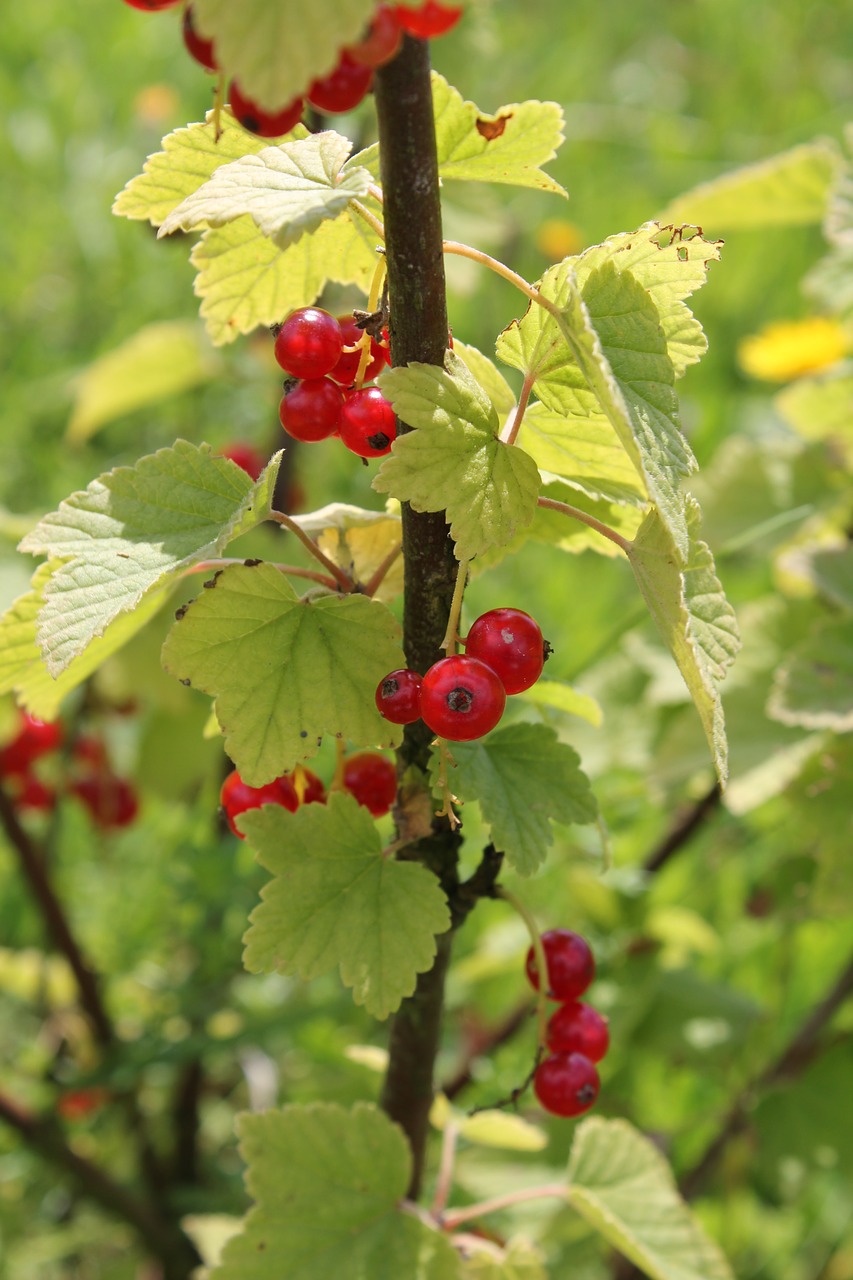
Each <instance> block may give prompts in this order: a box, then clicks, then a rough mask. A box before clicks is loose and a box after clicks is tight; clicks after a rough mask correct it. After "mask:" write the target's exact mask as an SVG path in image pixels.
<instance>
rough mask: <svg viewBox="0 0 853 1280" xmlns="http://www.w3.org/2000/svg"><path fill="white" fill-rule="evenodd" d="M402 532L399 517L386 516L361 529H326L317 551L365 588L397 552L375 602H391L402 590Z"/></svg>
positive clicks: (377, 592) (319, 539)
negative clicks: (323, 553)
mask: <svg viewBox="0 0 853 1280" xmlns="http://www.w3.org/2000/svg"><path fill="white" fill-rule="evenodd" d="M401 539H402V528H401V522H400V518H399V516H386V517H385V519H384V520H377V521H372V522H371V523H370V524H366V525H363V526H361V527H358V526H355V527H352V528H349V529H345V530H344V529H326V530H325V531H324V532H323V533H321V534H320V535H319V537H318V538H317V539H316V541H317V545H318V546H319V548H320V550H321V551H323V552H325V554H326V555H327V556H328V557H329V558H330V559H331V560H333V561H334V562H335V564H337V565H338V566H339V567H340V568H341V569H343V570H344V571H345V572H346V573H348V574H349V575H350V577H351V578H352V579H353V581H355V582H359V583H361V585H362V586H367V584H368V583H369V582H370V580H371V578H372V577H373V575H374V573H376V572H377V570H379V569H380V568H381V567H382V566H383V565H385V564H386V563H387V562H388V558H389V557H390V556H393V555H394V553H395V552H396V553H397V554H396V556H395V558H394V559H393V560H392V561H391V563H390V566H389V567H388V569H387V572H386V573H385V575H384V577H383V578H382V580H381V582H380V584H379V586H378V588H377V589H376V590H375V591H373V592H372V593H371V594H372V597H373V599H374V600H385V601H388V600H394V599H396V597H397V596H399V595H400V594H401V592H402V590H403V557H402V554H400V552H401V550H402V546H401Z"/></svg>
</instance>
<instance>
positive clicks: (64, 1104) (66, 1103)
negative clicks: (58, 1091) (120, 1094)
mask: <svg viewBox="0 0 853 1280" xmlns="http://www.w3.org/2000/svg"><path fill="white" fill-rule="evenodd" d="M109 1097H110V1094H109V1090H108V1089H104V1088H103V1087H102V1086H100V1085H94V1086H92V1087H91V1088H89V1089H67V1090H66V1091H65V1093H63V1094H62V1096H61V1097H60V1098H58V1099H57V1103H56V1110H57V1114H58V1115H60V1116H61V1117H62V1119H63V1120H82V1119H83V1117H84V1116H87V1115H89V1114H90V1113H91V1112H92V1111H97V1110H98V1109H99V1108H100V1107H102V1106H103V1105H104V1103H105V1102H108V1101H109Z"/></svg>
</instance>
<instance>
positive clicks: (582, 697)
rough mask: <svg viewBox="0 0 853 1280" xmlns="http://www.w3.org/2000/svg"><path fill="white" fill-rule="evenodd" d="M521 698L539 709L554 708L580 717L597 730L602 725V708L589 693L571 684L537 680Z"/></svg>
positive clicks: (520, 695)
mask: <svg viewBox="0 0 853 1280" xmlns="http://www.w3.org/2000/svg"><path fill="white" fill-rule="evenodd" d="M519 697H521V698H524V700H525V702H532V703H534V705H535V706H537V707H553V708H554V710H555V711H565V712H566V714H567V715H570V716H578V717H579V719H581V720H586V722H587V724H591V725H594V726H595V727H596V728H597V727H598V725H600V724H601V721H602V714H601V707H600V706H599V704H598V703H597V702H596V700H595V698H593V697H591V696H590V694H588V693H581V692H580V690H578V689H574V688H573V687H572V686H571V685H570V684H564V683H563V682H562V681H560V680H537V681H536V683H535V684H534V685H531V686H530V688H529V689H525V690H524V692H523V693H522V694H519Z"/></svg>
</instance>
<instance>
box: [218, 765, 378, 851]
mask: <svg viewBox="0 0 853 1280" xmlns="http://www.w3.org/2000/svg"><path fill="white" fill-rule="evenodd" d="M341 788H342V790H344V791H346V792H348V793H349V794H350V795H351V796H354V797H355V799H356V800H357V801H358V803H359V804H360V805H364V807H365V809H368V810H369V811H370V813H372V815H373V817H374V818H381V817H383V816H384V814H386V813H388V812H389V810H390V808H391V806H392V804H393V803H394V800H395V799H396V796H397V771H396V769H395V767H394V764H393V763H392V761H391V760H389V759H388V758H387V756H380V755H379V754H378V753H377V752H375V751H357V752H356V753H355V755H352V756H348V757H347V758H346V759H345V760H344V768H343V775H342V778H341ZM326 799H327V796H326V788H325V787H324V785H323V783H322V781H321V779H320V778H318V777H317V775H316V773H312V772H311V770H310V769H306V768H304V766H303V765H297V767H296V768H295V769H294V770H293V772H292V773H283V774H281V776H280V777H278V778H274V779H273V781H272V782H267V783H266V784H265V785H264V786H262V787H250V786H249V784H248V783H247V782H244V781H243V779H242V778H241V777H240V774H239V773H238V771H237V770H236V769H234V770H233V771H232V772H231V773H229V775H228V777H227V778H226V779H225V781H224V782H223V784H222V790H221V791H220V793H219V801H220V804H221V805H222V811H223V813H224V814H225V820H226V822H227V823H228V826H229V827H230V828H231V830H232V831H233V832H234V835H235V836H239V838H240V839H241V840H243V839H244V838H245V837H244V836H243V833H242V832H241V831H238V829H237V826H236V824H235V821H234V819H235V818H236V817H237V815H238V814H240V813H245V812H246V810H247V809H259V808H260V807H261V805H264V804H277V805H281V807H282V808H283V809H287V810H288V811H289V812H290V813H295V812H296V810H297V809H298V808H299V807H300V805H303V804H325V803H326Z"/></svg>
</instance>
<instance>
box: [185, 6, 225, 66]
mask: <svg viewBox="0 0 853 1280" xmlns="http://www.w3.org/2000/svg"><path fill="white" fill-rule="evenodd" d="M181 34H182V36H183V38H184V45H185V46H186V50H187V53H188V54H189V55H190V57H191V58H194V59H195V60H196V62H198V63H199V64H200V65H201V66H202V67H204V68H205V70H207V71H218V70H219V66H218V65H217V62H216V53H215V52H214V48H213V41H212V40H205V39H204V38H203V36H200V35H199V33H198V32H197V31H196V29H195V26H194V25H193V7H192V5H191V4H188V5H187V7H186V9H184V23H183V27H182V29H181Z"/></svg>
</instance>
